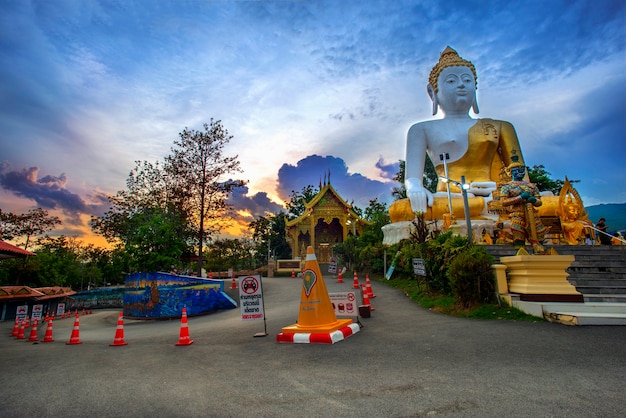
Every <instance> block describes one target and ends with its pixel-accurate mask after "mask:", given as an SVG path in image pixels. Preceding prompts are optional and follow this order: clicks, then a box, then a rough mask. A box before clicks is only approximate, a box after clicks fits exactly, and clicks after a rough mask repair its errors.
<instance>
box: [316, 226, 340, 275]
mask: <svg viewBox="0 0 626 418" xmlns="http://www.w3.org/2000/svg"><path fill="white" fill-rule="evenodd" d="M315 242H316V244H317V245H316V247H317V248H315V253H316V254H317V260H318V262H319V263H322V264H325V263H328V262H329V261H330V257H332V255H333V245H335V244H338V243H340V242H343V227H342V226H341V222H340V221H339V219H338V218H333V220H332V221H331V222H330V223H326V221H325V220H324V219H318V221H317V225H316V226H315Z"/></svg>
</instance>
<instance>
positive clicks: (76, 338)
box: [65, 309, 83, 345]
mask: <svg viewBox="0 0 626 418" xmlns="http://www.w3.org/2000/svg"><path fill="white" fill-rule="evenodd" d="M79 326H80V319H79V317H78V309H77V310H76V316H75V317H74V328H73V329H72V335H71V336H70V340H69V341H68V342H66V343H65V344H67V345H72V344H82V343H83V342H82V341H81V340H80V330H79Z"/></svg>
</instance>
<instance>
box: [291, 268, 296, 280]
mask: <svg viewBox="0 0 626 418" xmlns="http://www.w3.org/2000/svg"><path fill="white" fill-rule="evenodd" d="M291 278H292V279H295V278H296V271H295V270H294V269H291Z"/></svg>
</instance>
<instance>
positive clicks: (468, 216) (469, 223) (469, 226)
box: [461, 176, 474, 245]
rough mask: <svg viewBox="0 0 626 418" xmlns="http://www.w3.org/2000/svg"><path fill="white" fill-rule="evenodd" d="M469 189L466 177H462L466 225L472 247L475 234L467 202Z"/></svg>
mask: <svg viewBox="0 0 626 418" xmlns="http://www.w3.org/2000/svg"><path fill="white" fill-rule="evenodd" d="M467 189H469V184H467V183H465V176H461V191H462V193H463V206H464V208H465V224H466V225H467V239H468V241H469V243H470V245H471V244H472V243H473V241H474V234H472V221H471V220H470V211H469V202H468V201H467Z"/></svg>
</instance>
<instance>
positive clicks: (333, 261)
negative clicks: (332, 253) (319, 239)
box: [328, 257, 337, 274]
mask: <svg viewBox="0 0 626 418" xmlns="http://www.w3.org/2000/svg"><path fill="white" fill-rule="evenodd" d="M328 273H329V274H335V273H337V257H330V261H329V262H328Z"/></svg>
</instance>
